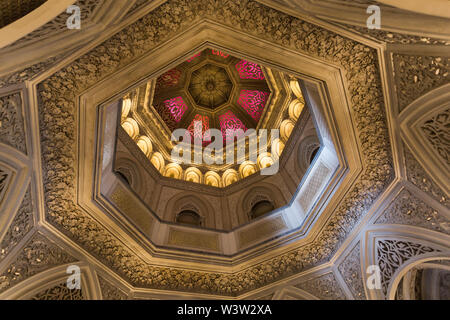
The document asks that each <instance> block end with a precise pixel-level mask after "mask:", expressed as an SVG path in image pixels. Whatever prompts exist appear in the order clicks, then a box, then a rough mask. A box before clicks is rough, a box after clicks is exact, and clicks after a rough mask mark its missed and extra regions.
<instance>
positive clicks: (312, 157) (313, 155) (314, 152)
mask: <svg viewBox="0 0 450 320" xmlns="http://www.w3.org/2000/svg"><path fill="white" fill-rule="evenodd" d="M319 149H320V147H317V148H315V149H314V150H313V152H311V157H310V158H309V164H311V163H312V162H313V161H314V158H315V157H316V154H317V152H318V151H319Z"/></svg>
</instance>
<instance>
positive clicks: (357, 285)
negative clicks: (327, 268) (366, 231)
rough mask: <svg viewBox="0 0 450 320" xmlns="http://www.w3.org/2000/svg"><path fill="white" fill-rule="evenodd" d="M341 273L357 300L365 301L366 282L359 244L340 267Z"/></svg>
mask: <svg viewBox="0 0 450 320" xmlns="http://www.w3.org/2000/svg"><path fill="white" fill-rule="evenodd" d="M338 269H339V272H340V273H341V275H342V277H343V278H344V281H345V283H346V284H347V286H348V288H349V289H350V291H351V292H352V295H353V297H354V298H355V299H356V300H365V299H366V294H365V292H364V280H363V277H362V274H361V251H360V243H359V242H358V243H357V244H356V245H355V246H354V247H353V249H352V250H351V251H350V252H349V253H348V255H347V256H346V257H345V259H344V260H343V261H342V262H341V264H339V266H338Z"/></svg>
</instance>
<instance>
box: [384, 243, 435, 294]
mask: <svg viewBox="0 0 450 320" xmlns="http://www.w3.org/2000/svg"><path fill="white" fill-rule="evenodd" d="M435 251H438V252H439V250H436V249H433V248H430V247H428V246H424V245H422V244H418V243H412V242H408V241H400V240H382V241H377V243H376V254H377V262H378V266H379V267H380V271H381V287H382V290H383V292H384V294H386V293H387V289H388V287H389V282H390V280H391V278H392V276H393V275H394V273H395V272H396V271H397V269H398V268H400V267H401V266H402V265H403V264H404V263H405V262H406V261H408V260H409V259H411V258H412V257H415V256H418V255H421V254H426V253H430V252H435Z"/></svg>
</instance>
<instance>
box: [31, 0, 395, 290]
mask: <svg viewBox="0 0 450 320" xmlns="http://www.w3.org/2000/svg"><path fill="white" fill-rule="evenodd" d="M205 18H209V19H211V20H214V21H216V22H217V23H222V24H224V25H226V26H228V27H229V28H234V29H238V30H243V31H245V32H247V33H250V34H253V35H257V36H258V37H260V38H264V39H266V40H269V41H271V42H273V43H276V44H279V45H282V46H284V47H286V48H289V49H292V50H296V51H298V52H302V53H306V54H308V55H310V56H314V57H318V58H320V59H323V60H326V61H328V62H332V63H335V64H339V65H341V66H342V68H343V69H345V70H346V73H345V74H346V77H347V81H348V84H349V88H348V92H349V93H350V97H351V103H352V109H353V114H354V119H355V121H356V128H357V131H358V136H359V143H360V145H361V150H362V157H363V158H364V159H367V160H366V161H363V162H364V163H365V164H366V166H365V168H364V170H363V172H362V174H361V175H360V177H359V180H358V181H357V182H356V183H355V184H354V185H353V186H352V189H351V190H350V191H349V192H348V193H347V197H346V199H345V200H343V201H342V203H341V204H340V207H339V208H337V209H336V211H335V213H334V215H333V216H332V217H331V218H330V219H329V221H328V224H327V225H326V226H325V227H324V229H323V230H322V232H321V234H320V235H318V237H317V238H316V239H315V240H314V241H313V242H312V243H310V244H308V245H306V246H303V247H301V248H297V249H295V250H294V251H291V252H287V253H283V254H281V255H280V256H277V257H275V258H272V259H271V260H268V261H265V262H263V263H260V264H258V265H254V266H251V267H249V268H247V269H245V270H242V271H239V272H237V273H234V274H224V273H219V272H214V273H207V272H200V271H189V270H183V269H181V268H180V269H178V268H177V269H176V268H168V267H155V266H151V265H148V264H146V263H145V262H144V261H143V260H141V259H140V258H139V257H138V256H136V255H135V253H134V252H132V251H130V250H129V249H128V248H127V247H126V246H125V245H123V244H122V243H121V242H119V240H118V239H117V238H115V237H114V235H113V234H111V233H110V232H109V231H108V230H106V229H105V228H104V227H103V226H101V225H100V224H98V223H97V222H96V221H95V220H94V219H92V218H91V217H90V216H88V215H87V214H86V213H84V212H83V211H81V210H80V208H78V207H77V204H76V200H75V199H76V196H75V195H76V187H75V181H76V173H75V171H74V167H75V163H76V158H77V155H76V154H75V152H74V151H73V148H72V146H73V145H75V144H76V139H77V136H76V127H77V124H76V122H75V119H76V115H75V112H76V99H77V95H79V94H80V93H81V92H83V91H84V90H85V89H86V88H89V87H90V86H92V85H93V84H95V83H97V82H98V81H100V80H102V79H104V78H105V77H107V76H108V75H110V74H112V73H113V72H114V71H115V70H117V69H118V68H121V67H123V66H125V65H127V64H129V63H131V62H132V61H135V60H136V59H137V58H138V57H140V56H141V55H142V54H143V53H145V52H146V51H148V50H149V49H151V48H153V47H155V46H156V45H158V44H161V43H162V42H163V41H166V40H168V39H169V38H170V37H172V36H174V35H176V34H177V33H179V32H181V31H182V30H183V29H186V27H188V26H189V25H191V24H193V23H195V22H198V21H199V20H201V19H205ZM381 86H382V85H381V80H380V76H379V71H378V60H377V53H376V50H375V49H372V48H370V47H367V46H365V45H363V44H360V43H357V42H355V41H353V40H351V39H347V38H344V37H343V36H341V35H339V34H336V33H333V32H330V31H328V30H325V29H323V28H321V27H318V26H315V25H313V24H310V23H307V22H304V21H301V20H299V19H297V18H294V17H291V16H288V15H286V14H284V13H281V12H279V11H276V10H274V9H270V8H268V7H265V6H264V5H262V4H259V3H257V2H255V1H241V0H239V1H238V0H230V1H221V2H218V1H214V0H174V1H169V2H166V3H165V4H163V5H161V6H159V7H158V8H156V9H155V10H153V11H152V12H150V13H149V14H147V15H146V16H145V17H143V18H141V19H140V20H138V21H136V22H134V23H133V24H131V25H130V26H128V27H126V28H125V29H123V30H122V31H121V32H118V33H117V34H115V35H114V36H112V37H111V38H110V39H108V40H106V41H105V42H103V43H102V44H100V45H98V46H97V47H96V48H94V49H92V50H91V51H90V52H89V53H87V54H85V55H83V56H82V57H80V58H78V59H77V60H75V61H73V62H72V63H71V64H69V65H68V66H66V67H65V68H63V69H62V70H60V71H58V72H56V73H54V74H53V75H52V76H50V77H49V78H47V79H46V80H44V81H43V82H42V83H41V84H40V85H39V99H40V102H39V115H40V128H41V132H40V133H41V146H42V160H43V171H44V194H45V202H46V205H47V210H46V217H47V220H48V221H49V222H50V223H51V224H53V225H54V226H55V227H56V228H58V229H59V230H61V231H62V232H64V233H65V234H66V235H67V236H69V237H70V238H72V239H73V240H74V241H76V242H77V243H79V244H80V245H81V246H82V247H83V248H85V249H86V250H87V251H89V252H91V254H93V255H94V256H96V257H97V258H98V259H99V260H100V261H102V262H103V263H104V264H106V265H107V266H109V267H110V268H111V269H112V270H114V271H115V272H117V273H118V274H119V275H121V276H122V277H124V278H125V279H127V280H128V281H129V282H130V283H131V284H132V285H134V286H136V287H146V288H157V289H168V290H169V289H170V290H181V291H190V292H206V293H213V294H219V295H239V294H242V293H244V292H247V291H250V290H252V289H255V288H258V287H261V286H264V285H267V284H269V283H271V282H274V281H276V280H280V279H282V278H284V277H287V276H289V275H292V274H295V273H298V272H301V271H303V270H306V269H308V268H311V267H313V266H315V265H318V264H320V263H323V262H325V261H327V260H328V259H329V258H330V257H331V255H332V254H333V253H334V252H335V250H336V249H337V247H338V246H339V245H340V243H341V241H343V239H344V238H345V237H346V235H347V234H348V233H349V232H350V230H351V229H352V228H353V226H354V225H355V224H356V223H357V221H358V220H359V218H360V217H361V216H362V215H363V214H364V213H365V212H366V211H367V210H368V209H369V208H370V206H371V205H372V203H373V202H374V201H375V199H376V198H377V197H378V196H379V195H380V193H381V192H382V191H383V190H384V189H385V188H386V187H387V185H388V184H389V183H390V182H391V181H392V179H393V166H392V156H391V148H390V142H389V135H388V129H387V125H386V115H385V107H384V102H383V95H382V88H381ZM56 151H58V152H56ZM268 268H270V269H271V270H272V272H267V269H268Z"/></svg>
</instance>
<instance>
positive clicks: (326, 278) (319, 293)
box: [295, 272, 346, 300]
mask: <svg viewBox="0 0 450 320" xmlns="http://www.w3.org/2000/svg"><path fill="white" fill-rule="evenodd" d="M295 287H297V288H299V289H302V290H305V291H306V292H308V293H311V294H312V295H314V296H316V297H317V298H319V299H322V300H345V299H346V296H345V294H344V291H342V289H341V287H340V286H339V283H338V282H337V280H336V277H335V276H334V274H333V273H332V272H330V273H327V274H325V275H322V276H320V277H317V278H314V279H311V280H308V281H306V282H303V283H300V284H298V285H296V286H295Z"/></svg>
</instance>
